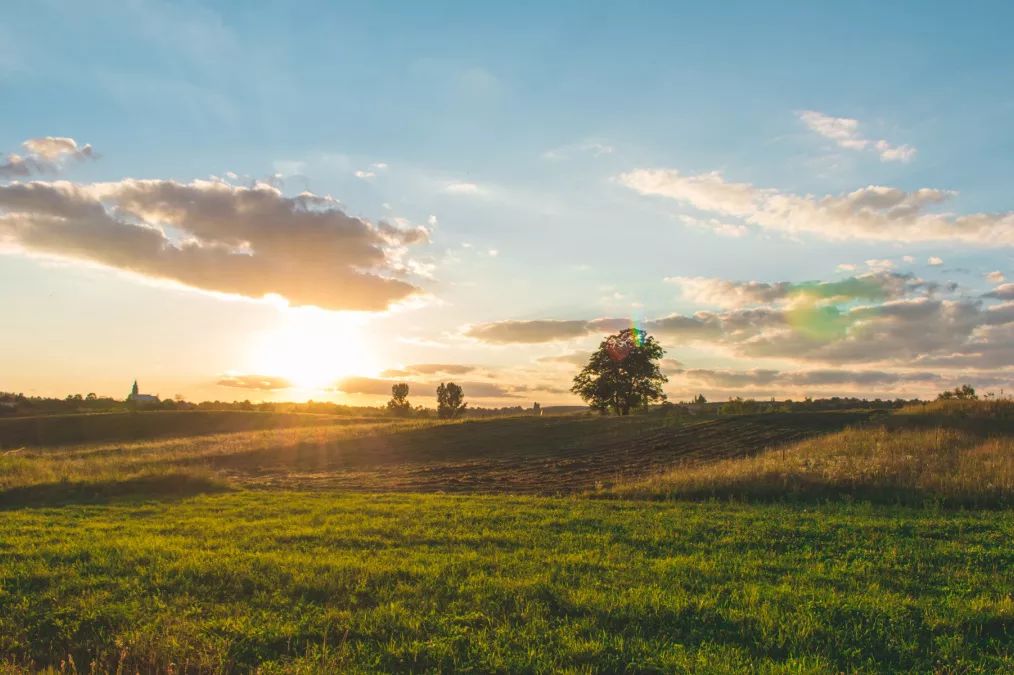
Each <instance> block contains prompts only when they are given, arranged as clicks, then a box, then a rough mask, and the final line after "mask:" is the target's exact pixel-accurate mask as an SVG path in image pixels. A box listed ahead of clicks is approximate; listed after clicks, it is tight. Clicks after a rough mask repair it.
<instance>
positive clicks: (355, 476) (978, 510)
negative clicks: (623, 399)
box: [0, 403, 1014, 673]
mask: <svg viewBox="0 0 1014 675" xmlns="http://www.w3.org/2000/svg"><path fill="white" fill-rule="evenodd" d="M1011 410H1012V407H1011V406H1010V405H1009V403H1002V404H1000V405H993V406H992V407H989V406H988V405H987V404H977V405H975V406H969V405H966V404H955V405H949V406H945V407H935V406H928V407H921V408H914V409H912V408H910V409H906V410H903V411H899V412H897V413H891V414H888V413H872V412H870V411H862V410H857V411H848V412H837V413H816V412H814V413H806V412H803V413H770V414H762V415H732V416H715V417H707V418H701V417H697V416H693V415H687V414H682V413H679V412H678V411H671V410H662V409H658V410H653V411H650V412H648V413H645V414H640V415H635V416H631V417H629V418H601V417H597V416H583V415H571V416H559V417H552V416H549V417H541V418H532V417H518V418H507V419H489V420H479V421H467V420H466V421H455V422H448V423H445V422H436V421H395V420H376V419H374V420H372V421H369V422H336V421H334V420H327V421H326V422H324V423H321V424H318V425H315V426H306V427H279V428H272V429H259V430H249V429H245V430H243V429H241V430H237V431H231V432H224V433H206V434H203V435H190V436H179V437H162V436H153V437H150V438H136V437H135V438H134V439H133V440H106V441H102V440H98V439H90V441H89V442H87V443H82V444H74V445H66V444H59V443H58V444H53V445H36V446H19V447H11V448H9V449H7V450H5V451H3V454H0V481H2V482H0V663H2V664H3V665H2V666H0V670H6V671H12V672H20V671H25V670H36V669H43V668H52V669H55V670H61V669H62V670H63V671H65V672H135V671H140V672H195V673H196V672H245V671H250V670H255V669H259V671H260V672H385V671H415V672H446V671H472V672H744V671H751V672H897V671H909V672H984V673H985V672H1005V671H1006V672H1010V671H1011V670H1014V545H1012V543H1011V542H1012V541H1014V509H1012V508H1011V504H1012V501H1011V497H1012V494H1014V485H1012V483H1011V480H1010V479H1011V476H1012V471H1011V466H1012V464H1014V453H1012V449H1011V430H1010V426H1009V423H1010V419H1011V414H1010V413H1011ZM152 414H161V413H152ZM155 426H157V425H155Z"/></svg>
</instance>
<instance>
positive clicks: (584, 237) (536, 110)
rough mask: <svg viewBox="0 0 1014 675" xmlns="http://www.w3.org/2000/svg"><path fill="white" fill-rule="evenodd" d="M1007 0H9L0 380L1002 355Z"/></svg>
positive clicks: (823, 390) (771, 374)
mask: <svg viewBox="0 0 1014 675" xmlns="http://www.w3.org/2000/svg"><path fill="white" fill-rule="evenodd" d="M1012 21H1014V7H1012V6H1011V5H1010V3H1002V2H995V3H989V2H981V3H975V4H974V5H961V4H959V3H929V2H891V3H884V2H849V3H835V4H834V5H833V6H832V5H831V3H809V2H785V3H756V2H740V3H736V2H729V3H673V2H637V3H598V2H553V3H530V2H514V3H491V2H490V3H465V2H431V3H398V2H375V3H333V2H327V3H325V2H302V3H295V4H293V3H261V2H236V3H226V2H220V3H199V2H188V1H186V0H184V1H179V2H171V3H170V2H159V1H156V0H138V1H133V2H117V3H112V2H110V3H104V2H89V3H78V2H56V1H51V0H42V1H32V2H27V1H24V2H22V1H19V0H15V1H14V2H8V3H4V4H3V7H2V8H0V101H3V105H0V330H2V332H0V335H2V338H0V390H6V391H22V392H24V393H26V394H32V395H56V396H63V395H66V394H68V393H82V394H84V393H87V392H95V393H98V394H100V395H112V396H116V397H118V398H122V397H123V396H125V395H126V394H127V393H128V392H129V389H130V385H131V383H132V382H133V380H134V379H135V378H136V379H137V380H138V381H139V383H140V386H141V390H142V392H146V393H154V394H158V395H160V396H162V397H171V396H175V395H181V396H183V397H185V398H187V399H190V400H216V399H217V400H243V399H250V400H300V401H301V400H307V399H313V400H333V401H337V402H345V403H353V404H371V405H373V404H378V403H382V402H383V401H384V400H386V399H387V398H389V394H390V387H391V384H392V383H393V382H399V381H405V382H408V383H409V384H410V388H411V389H410V396H409V400H410V401H412V402H413V403H416V404H422V405H433V389H434V387H435V385H436V383H439V382H441V381H448V380H453V381H455V382H458V383H459V384H462V386H463V387H464V390H465V395H466V399H468V400H471V401H472V404H473V405H479V406H487V407H488V406H502V405H510V406H513V405H524V406H529V405H531V403H532V402H533V401H539V402H540V403H542V404H543V405H549V404H572V403H577V402H578V401H577V399H576V398H575V397H574V396H573V395H572V394H570V393H569V387H570V384H571V380H572V378H573V376H574V374H575V373H576V372H577V371H578V370H579V369H580V367H581V365H582V363H584V362H586V361H587V357H588V355H589V353H590V352H591V351H592V350H594V349H595V347H596V346H597V345H598V344H599V342H600V341H601V340H602V339H603V338H604V336H606V335H608V334H609V333H611V332H615V331H617V330H620V329H622V328H624V327H629V326H636V327H639V328H642V329H644V330H647V331H648V332H649V333H650V334H652V335H654V336H655V337H656V338H657V339H658V340H659V342H660V343H661V344H662V345H663V346H664V348H665V349H666V357H665V361H664V362H663V364H662V367H663V370H664V372H665V373H666V374H667V376H668V377H669V383H668V384H667V387H666V391H667V393H668V394H669V397H670V399H671V400H675V401H679V400H685V399H688V398H690V397H691V396H693V395H695V394H697V393H703V394H705V395H706V396H707V397H708V398H710V399H712V400H716V399H717V400H721V399H724V398H727V397H732V396H743V397H755V398H768V397H777V398H786V397H793V398H801V397H803V396H814V397H820V396H833V395H840V396H862V397H869V398H874V397H882V398H895V397H904V398H912V397H932V396H934V395H935V394H936V393H937V392H939V391H941V390H943V389H946V388H952V387H954V386H957V385H959V384H963V383H970V384H972V385H974V386H976V387H977V388H979V389H980V390H983V391H995V392H997V393H999V392H1000V391H1001V390H1005V391H1009V390H1010V388H1011V386H1012V385H1014V264H1012V263H1014V193H1012V192H1011V189H1010V188H1011V185H1012V184H1014V125H1011V124H1010V120H1011V119H1012V116H1014V43H1012V42H1011V41H1010V39H1009V30H1008V27H1009V26H1010V25H1011V22H1012Z"/></svg>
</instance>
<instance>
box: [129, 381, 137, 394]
mask: <svg viewBox="0 0 1014 675" xmlns="http://www.w3.org/2000/svg"><path fill="white" fill-rule="evenodd" d="M130 395H131V396H135V397H136V396H137V380H134V386H133V387H132V388H131V389H130Z"/></svg>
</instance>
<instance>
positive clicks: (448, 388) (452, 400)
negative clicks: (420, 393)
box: [437, 382, 468, 419]
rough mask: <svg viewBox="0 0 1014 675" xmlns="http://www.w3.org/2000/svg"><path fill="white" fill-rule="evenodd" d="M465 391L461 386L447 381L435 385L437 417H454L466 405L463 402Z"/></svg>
mask: <svg viewBox="0 0 1014 675" xmlns="http://www.w3.org/2000/svg"><path fill="white" fill-rule="evenodd" d="M464 397H465V392H464V391H462V389H461V387H459V386H458V385H456V384H454V383H453V382H448V383H447V384H444V383H443V382H441V383H440V386H439V387H437V417H439V418H440V419H454V418H455V417H457V416H458V415H460V414H461V412H462V411H463V410H464V409H465V407H466V406H467V405H468V404H467V403H465V402H464V400H463V399H464Z"/></svg>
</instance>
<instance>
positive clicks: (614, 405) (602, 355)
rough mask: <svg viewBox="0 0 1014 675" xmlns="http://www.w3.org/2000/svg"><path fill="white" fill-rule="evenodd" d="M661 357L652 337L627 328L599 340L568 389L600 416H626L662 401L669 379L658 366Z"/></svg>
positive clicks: (640, 331)
mask: <svg viewBox="0 0 1014 675" xmlns="http://www.w3.org/2000/svg"><path fill="white" fill-rule="evenodd" d="M664 355H665V350H663V349H662V346H661V345H660V344H658V342H656V341H655V338H653V337H651V336H649V335H648V334H647V333H646V332H644V331H643V330H640V329H638V328H626V329H624V330H622V331H620V332H619V333H617V334H616V335H611V336H609V337H608V338H606V339H605V340H603V341H602V343H601V344H600V345H599V348H598V349H597V350H596V351H595V353H594V354H592V355H591V358H590V359H589V360H588V365H586V366H585V367H584V369H583V370H582V371H581V372H580V373H578V374H577V376H576V377H575V378H574V386H573V387H571V389H570V390H571V391H572V392H574V393H575V394H577V395H578V396H580V397H581V398H582V399H584V400H585V401H587V402H588V405H590V406H591V407H592V408H593V409H595V410H598V411H599V412H601V413H602V414H603V415H604V414H606V413H607V412H610V411H612V412H613V413H615V414H617V415H629V414H630V411H631V410H632V409H634V408H638V407H641V406H645V405H647V404H648V403H651V402H653V401H664V400H665V394H664V393H662V385H663V384H665V383H666V382H668V381H669V380H668V378H667V377H666V376H665V375H663V374H662V370H661V369H660V368H659V366H658V363H657V362H658V360H659V359H661V358H662V356H664Z"/></svg>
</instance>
